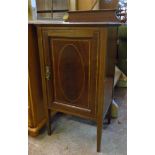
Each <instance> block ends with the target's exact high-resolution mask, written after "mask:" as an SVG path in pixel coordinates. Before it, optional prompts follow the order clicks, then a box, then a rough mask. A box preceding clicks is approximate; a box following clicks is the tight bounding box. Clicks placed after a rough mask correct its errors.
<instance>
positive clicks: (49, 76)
mask: <svg viewBox="0 0 155 155" xmlns="http://www.w3.org/2000/svg"><path fill="white" fill-rule="evenodd" d="M50 78H51V72H50V67H49V66H46V79H47V80H50Z"/></svg>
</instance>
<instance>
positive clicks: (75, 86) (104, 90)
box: [29, 21, 119, 152]
mask: <svg viewBox="0 0 155 155" xmlns="http://www.w3.org/2000/svg"><path fill="white" fill-rule="evenodd" d="M29 25H34V26H35V28H36V30H37V37H38V46H39V55H40V65H41V75H42V89H43V99H44V100H43V101H44V106H45V112H46V119H47V120H48V121H47V129H48V134H49V135H50V134H51V120H50V118H51V117H50V111H51V110H53V111H56V112H63V113H66V114H71V115H75V116H79V117H82V118H85V119H89V120H92V121H95V122H96V124H97V151H98V152H99V151H100V150H101V137H102V126H103V119H104V118H105V116H106V114H108V116H109V117H108V121H109V122H110V105H111V102H112V93H113V79H114V67H115V58H116V51H117V26H118V25H119V24H118V23H108V22H95V23H92V22H89V23H86V22H78V23H71V22H66V23H64V22H52V21H51V22H50V21H48V22H46V21H32V22H29ZM88 132H89V131H88Z"/></svg>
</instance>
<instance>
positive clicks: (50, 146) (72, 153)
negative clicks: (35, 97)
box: [28, 88, 127, 155]
mask: <svg viewBox="0 0 155 155" xmlns="http://www.w3.org/2000/svg"><path fill="white" fill-rule="evenodd" d="M114 96H115V101H116V102H117V103H118V105H119V114H118V118H117V119H112V122H111V124H110V125H107V124H106V122H105V123H104V127H103V135H102V152H101V153H96V125H95V123H93V122H91V121H87V120H83V119H80V118H78V117H73V116H69V115H64V114H58V115H57V116H56V117H55V118H54V121H53V123H54V124H53V133H52V135H51V136H48V135H47V133H46V130H45V129H43V130H42V131H41V134H40V135H39V136H38V137H36V138H32V137H30V136H29V140H28V146H29V155H127V95H126V89H125V88H121V89H120V88H116V89H115V95H114ZM105 121H106V120H105Z"/></svg>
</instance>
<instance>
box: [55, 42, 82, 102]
mask: <svg viewBox="0 0 155 155" xmlns="http://www.w3.org/2000/svg"><path fill="white" fill-rule="evenodd" d="M58 68H59V78H60V88H61V90H62V93H63V95H64V97H65V98H66V99H67V100H69V101H71V102H73V101H76V100H78V99H79V97H80V95H81V93H82V90H83V88H84V79H85V75H84V64H83V60H82V56H81V55H80V53H79V51H78V49H77V47H75V46H74V45H72V44H68V45H66V46H64V47H63V48H62V50H61V52H60V57H59V66H58Z"/></svg>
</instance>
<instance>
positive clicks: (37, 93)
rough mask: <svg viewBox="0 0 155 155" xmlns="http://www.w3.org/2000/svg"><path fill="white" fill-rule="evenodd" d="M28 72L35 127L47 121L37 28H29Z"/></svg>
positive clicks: (30, 26) (31, 26)
mask: <svg viewBox="0 0 155 155" xmlns="http://www.w3.org/2000/svg"><path fill="white" fill-rule="evenodd" d="M28 72H29V83H30V89H31V98H32V99H31V101H32V103H31V108H32V113H33V116H32V117H33V120H34V126H37V125H38V124H39V123H40V121H42V120H43V119H45V112H44V106H43V92H42V85H41V71H40V63H39V51H38V43H37V32H36V27H35V26H33V25H29V26H28Z"/></svg>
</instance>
